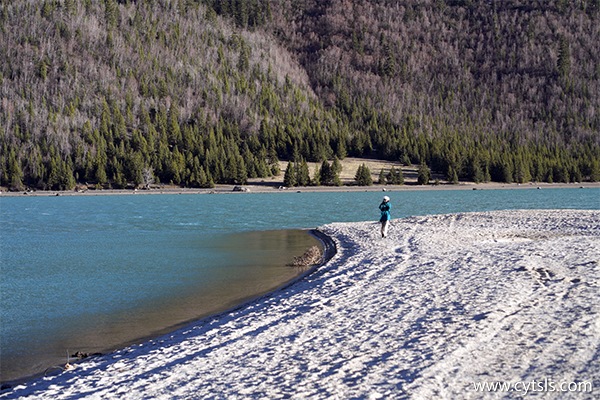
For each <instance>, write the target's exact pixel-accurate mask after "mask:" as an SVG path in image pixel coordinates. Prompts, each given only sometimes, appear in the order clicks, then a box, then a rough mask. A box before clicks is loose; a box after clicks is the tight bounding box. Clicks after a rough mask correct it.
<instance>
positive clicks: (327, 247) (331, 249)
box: [0, 229, 336, 391]
mask: <svg viewBox="0 0 600 400" xmlns="http://www.w3.org/2000/svg"><path fill="white" fill-rule="evenodd" d="M300 230H303V231H305V232H306V234H308V235H310V236H312V237H314V238H315V239H317V241H318V242H319V244H320V247H321V251H322V257H321V261H320V262H319V263H317V264H315V265H312V266H311V267H310V268H307V269H305V270H303V271H302V272H301V273H299V274H297V275H296V276H295V277H294V278H292V279H290V280H288V281H285V282H284V283H282V284H281V285H278V286H276V287H275V288H273V289H272V290H269V291H268V292H266V293H262V294H258V295H251V296H250V297H247V298H244V299H243V300H241V302H239V303H237V304H235V305H233V306H231V307H227V308H224V309H222V310H219V311H216V312H212V313H209V314H206V315H203V316H201V317H199V318H193V319H190V320H188V321H183V322H180V323H177V324H175V325H171V326H169V327H165V328H163V329H159V330H158V331H159V332H161V333H158V334H156V333H154V334H148V335H144V336H140V337H138V338H136V339H132V340H131V341H130V342H127V343H123V344H121V345H118V346H115V347H112V348H109V349H107V351H106V352H102V353H94V354H91V355H89V356H86V357H83V358H81V359H74V357H70V356H69V358H68V360H67V364H68V365H69V364H70V365H80V364H82V363H86V362H88V361H91V360H93V359H95V358H98V357H104V356H110V355H111V354H112V353H115V352H117V351H121V350H123V349H126V348H128V347H131V346H134V345H136V344H142V343H145V342H148V341H153V340H159V339H160V338H161V337H164V336H169V335H171V334H173V333H175V332H177V331H178V330H181V329H185V328H186V327H189V326H192V325H196V324H202V323H204V322H206V321H207V320H211V319H215V318H217V319H218V318H221V317H222V316H223V315H227V314H229V313H231V312H234V311H236V310H240V309H243V308H245V307H247V306H249V305H250V304H252V303H255V302H257V301H260V300H261V299H265V298H268V297H272V296H273V295H275V294H277V293H278V292H280V291H282V290H285V289H286V288H289V287H290V286H292V285H294V284H295V283H297V282H298V281H300V280H302V279H304V278H305V277H306V276H308V275H310V274H311V273H313V272H314V271H316V270H317V269H318V268H320V267H321V266H323V265H325V264H326V263H327V262H328V261H329V260H330V259H331V258H332V257H333V256H334V255H335V254H336V246H335V242H334V241H333V240H332V239H331V238H330V237H329V236H327V235H326V234H324V233H323V232H321V231H319V230H318V229H300ZM288 268H293V267H288ZM64 371H65V368H64V366H63V365H53V366H49V367H48V368H46V370H45V371H44V372H38V373H34V374H28V375H25V376H21V377H18V378H13V379H9V380H2V381H1V382H0V384H1V385H2V389H1V390H2V391H4V390H7V389H10V388H12V387H14V386H15V385H18V384H26V383H28V382H32V381H34V380H36V379H41V378H42V377H45V376H53V375H57V374H60V373H61V372H64Z"/></svg>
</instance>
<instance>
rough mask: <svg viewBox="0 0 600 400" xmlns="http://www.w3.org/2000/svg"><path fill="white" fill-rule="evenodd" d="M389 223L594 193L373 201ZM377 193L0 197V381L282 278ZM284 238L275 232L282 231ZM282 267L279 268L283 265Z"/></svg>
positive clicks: (570, 200) (573, 205) (235, 299)
mask: <svg viewBox="0 0 600 400" xmlns="http://www.w3.org/2000/svg"><path fill="white" fill-rule="evenodd" d="M386 194H387V195H389V196H390V197H391V202H392V206H393V208H392V217H393V218H401V217H406V216H411V215H426V214H442V213H454V212H469V211H488V210H499V209H565V208H568V209H599V208H600V189H590V188H587V189H578V188H573V189H543V190H536V189H533V188H532V189H521V190H476V191H474V190H451V191H445V190H444V191H441V190H440V191H406V190H403V191H399V192H389V191H388V192H386ZM381 197H382V193H381V192H334V193H295V192H277V193H269V194H260V193H240V194H213V195H207V194H202V195H200V194H185V195H132V194H127V195H114V196H113V195H111V196H59V197H26V196H23V197H3V198H0V226H1V227H2V229H1V231H0V234H1V238H0V266H1V280H0V306H1V308H0V323H1V324H0V325H1V327H0V351H1V353H0V357H1V367H0V368H1V371H0V372H1V373H2V375H1V379H2V381H6V380H9V379H14V378H17V377H21V376H25V375H28V374H32V373H39V372H43V371H44V370H45V369H46V368H48V367H50V366H52V365H55V364H64V363H65V361H66V356H67V354H68V353H74V352H76V351H82V352H88V353H93V352H102V351H106V350H107V349H110V348H114V347H115V346H120V345H124V344H128V343H132V342H133V341H135V340H136V339H139V338H143V337H148V336H152V335H157V334H160V333H164V332H166V331H168V330H169V329H172V328H173V327H174V326H176V325H177V324H180V323H182V322H184V321H190V320H193V319H195V318H198V317H201V316H202V315H205V314H207V313H211V312H216V311H219V310H222V309H226V308H228V307H231V306H233V305H235V304H236V303H239V302H241V301H243V300H245V299H248V298H250V297H252V296H253V295H256V294H257V293H264V292H267V291H269V290H272V289H273V288H274V287H277V286H278V285H280V284H281V283H282V282H285V281H288V280H290V279H293V277H294V276H295V275H296V273H297V271H294V270H293V269H292V268H291V267H288V266H286V265H285V263H286V262H287V261H289V260H290V259H291V257H292V256H295V255H300V254H302V253H303V251H304V250H305V249H306V248H307V247H308V246H310V245H312V244H314V243H316V241H315V239H314V238H312V237H310V236H309V235H307V234H306V233H305V232H303V231H299V230H298V229H306V228H316V227H318V226H320V225H323V224H327V223H330V222H353V221H365V220H372V221H374V222H375V221H377V219H378V218H379V210H378V209H377V206H378V205H379V202H380V200H381ZM282 230H286V231H282ZM286 260H287V261H286Z"/></svg>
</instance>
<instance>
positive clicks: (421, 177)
mask: <svg viewBox="0 0 600 400" xmlns="http://www.w3.org/2000/svg"><path fill="white" fill-rule="evenodd" d="M430 179H431V171H430V170H429V167H428V166H427V164H425V163H421V165H420V166H419V170H418V172H417V183H418V184H419V185H428V184H429V180H430Z"/></svg>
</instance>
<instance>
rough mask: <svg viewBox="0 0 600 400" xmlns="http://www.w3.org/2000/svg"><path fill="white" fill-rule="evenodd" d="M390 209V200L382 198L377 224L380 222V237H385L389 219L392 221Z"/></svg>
mask: <svg viewBox="0 0 600 400" xmlns="http://www.w3.org/2000/svg"><path fill="white" fill-rule="evenodd" d="M391 208H392V205H391V203H390V198H389V197H388V196H383V201H382V202H381V204H380V205H379V210H380V211H381V218H379V222H381V237H387V231H388V228H389V226H390V219H392V215H391V214H390V209H391Z"/></svg>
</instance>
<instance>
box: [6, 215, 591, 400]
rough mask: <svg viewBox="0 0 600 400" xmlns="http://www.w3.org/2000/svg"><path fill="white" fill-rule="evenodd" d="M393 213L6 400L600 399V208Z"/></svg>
mask: <svg viewBox="0 0 600 400" xmlns="http://www.w3.org/2000/svg"><path fill="white" fill-rule="evenodd" d="M392 222H393V226H392V229H391V232H390V236H389V237H388V238H386V239H382V238H381V237H380V235H379V229H378V225H377V224H374V223H372V222H362V223H336V224H331V225H327V226H324V227H321V228H320V229H321V230H322V231H323V232H324V233H326V234H327V235H329V236H330V237H331V238H332V239H333V240H334V241H335V243H336V246H337V254H336V255H335V256H334V257H333V258H332V259H331V260H330V261H329V262H328V263H327V264H326V265H324V266H322V267H321V268H319V269H318V270H317V271H315V272H314V273H312V274H310V275H308V276H307V277H305V278H304V279H303V280H301V281H299V282H297V283H295V284H294V285H292V286H289V287H288V288H286V289H283V290H281V291H278V292H276V293H273V294H272V295H270V296H267V297H264V298H262V299H259V300H258V301H256V302H254V303H251V304H249V305H247V306H245V307H242V308H240V309H237V310H235V311H232V312H230V313H226V314H223V315H221V316H218V317H215V318H211V319H207V320H204V321H200V322H198V323H196V324H193V325H190V326H189V327H187V328H185V329H181V330H179V331H177V332H174V333H173V334H170V335H167V336H165V337H162V338H159V339H156V340H153V341H149V342H146V343H144V344H141V345H138V346H132V347H130V348H126V349H123V350H121V351H118V352H115V353H112V354H109V355H106V356H103V357H99V358H96V359H92V360H90V361H87V362H85V363H81V364H78V365H77V366H76V368H75V369H74V370H71V371H66V372H63V373H62V374H61V375H58V376H54V377H48V378H43V379H39V380H36V381H32V382H30V383H28V384H26V385H20V386H17V387H15V388H13V389H11V390H10V391H7V392H4V393H3V394H2V395H1V396H0V397H1V398H13V397H22V398H53V399H56V398H64V399H66V398H75V397H76V398H85V397H88V398H97V399H106V398H115V399H117V398H118V399H121V398H131V399H133V398H159V399H160V398H163V399H172V398H289V397H291V398H299V399H300V398H302V399H304V398H322V399H326V398H415V399H429V398H474V399H475V398H502V397H503V396H506V397H507V398H515V397H523V396H524V395H525V392H528V394H529V395H530V394H537V395H540V394H542V393H541V392H545V393H543V394H544V398H558V397H560V398H577V399H580V398H592V397H593V396H594V395H595V396H598V395H599V393H600V301H599V298H600V296H599V295H600V211H572V210H557V211H552V210H550V211H548V210H544V211H496V212H484V213H467V214H454V215H439V216H424V217H411V218H406V219H400V220H394V221H392ZM494 382H502V383H504V384H507V385H512V386H510V387H507V388H508V389H512V390H513V392H511V393H501V392H498V391H496V392H489V391H488V392H478V391H477V388H476V385H483V384H485V383H489V384H493V383H494ZM586 383H589V385H586ZM575 385H578V386H575ZM592 387H593V389H595V390H594V392H593V393H591V392H589V390H588V389H590V390H591V388H592ZM561 389H563V390H567V389H570V390H572V391H571V392H559V390H561Z"/></svg>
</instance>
